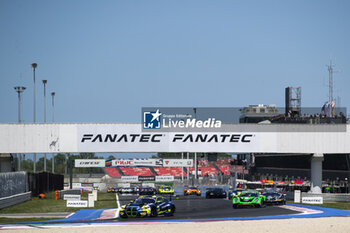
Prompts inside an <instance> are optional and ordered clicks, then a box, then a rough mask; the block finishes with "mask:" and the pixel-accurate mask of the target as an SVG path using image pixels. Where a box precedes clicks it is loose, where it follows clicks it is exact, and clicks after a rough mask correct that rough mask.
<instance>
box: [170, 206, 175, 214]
mask: <svg viewBox="0 0 350 233" xmlns="http://www.w3.org/2000/svg"><path fill="white" fill-rule="evenodd" d="M174 213H175V206H172V207H171V210H170V214H169V216H173V215H174Z"/></svg>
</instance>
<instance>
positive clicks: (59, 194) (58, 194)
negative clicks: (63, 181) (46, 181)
mask: <svg viewBox="0 0 350 233" xmlns="http://www.w3.org/2000/svg"><path fill="white" fill-rule="evenodd" d="M64 194H77V195H80V194H81V189H67V190H58V191H56V200H58V199H63V196H64Z"/></svg>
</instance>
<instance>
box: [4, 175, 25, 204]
mask: <svg viewBox="0 0 350 233" xmlns="http://www.w3.org/2000/svg"><path fill="white" fill-rule="evenodd" d="M26 191H28V190H27V186H26V173H25V172H4V173H0V198H1V197H8V196H12V195H15V194H18V193H24V192H26Z"/></svg>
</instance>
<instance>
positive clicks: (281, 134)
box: [0, 123, 350, 192]
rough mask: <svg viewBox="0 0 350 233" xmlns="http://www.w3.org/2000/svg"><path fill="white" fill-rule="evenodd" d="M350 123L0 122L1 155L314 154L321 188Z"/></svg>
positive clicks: (315, 185) (315, 179) (349, 137)
mask: <svg viewBox="0 0 350 233" xmlns="http://www.w3.org/2000/svg"><path fill="white" fill-rule="evenodd" d="M349 127H350V125H348V124H268V125H264V124H261V125H259V124H227V125H223V126H222V128H221V129H220V131H218V130H217V131H215V129H214V130H213V129H211V130H209V129H208V130H207V131H199V130H197V131H196V130H193V129H191V130H187V131H186V130H183V129H182V130H179V131H178V132H165V131H163V130H162V129H154V130H147V131H146V130H143V128H142V124H96V123H95V124H94V123H91V124H0V153H60V152H61V153H65V152H67V153H80V152H96V153H98V152H203V153H208V152H226V153H278V154H313V157H312V159H311V181H312V190H313V191H314V192H317V191H320V187H321V184H322V161H323V154H349V153H350V143H349V142H350V133H349Z"/></svg>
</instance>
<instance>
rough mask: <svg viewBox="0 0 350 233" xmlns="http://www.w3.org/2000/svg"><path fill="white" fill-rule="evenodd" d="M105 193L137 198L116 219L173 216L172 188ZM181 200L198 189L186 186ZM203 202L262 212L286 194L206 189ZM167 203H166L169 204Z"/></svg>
mask: <svg viewBox="0 0 350 233" xmlns="http://www.w3.org/2000/svg"><path fill="white" fill-rule="evenodd" d="M107 192H113V193H119V194H121V195H123V194H129V195H130V194H131V195H138V197H137V198H136V199H135V200H132V201H130V203H128V204H126V205H123V206H121V208H120V211H119V216H120V217H121V218H128V217H146V216H148V217H156V216H159V215H164V216H172V215H174V213H175V210H176V207H175V204H174V203H173V202H172V201H171V197H172V196H173V195H174V188H173V187H170V186H161V187H158V188H154V187H132V188H116V187H109V188H108V190H107ZM183 194H184V196H189V195H195V196H202V191H201V189H200V188H199V187H196V186H189V187H185V188H184V192H183ZM203 196H205V198H207V199H209V198H228V199H229V200H230V201H231V203H232V207H233V208H234V209H236V208H241V207H257V208H262V207H265V206H266V205H273V204H279V205H285V204H286V194H285V192H283V191H282V190H279V189H267V190H243V189H230V190H229V191H228V192H227V191H225V190H224V189H223V188H221V187H212V188H207V189H206V192H205V193H203ZM169 199H170V200H169Z"/></svg>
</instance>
